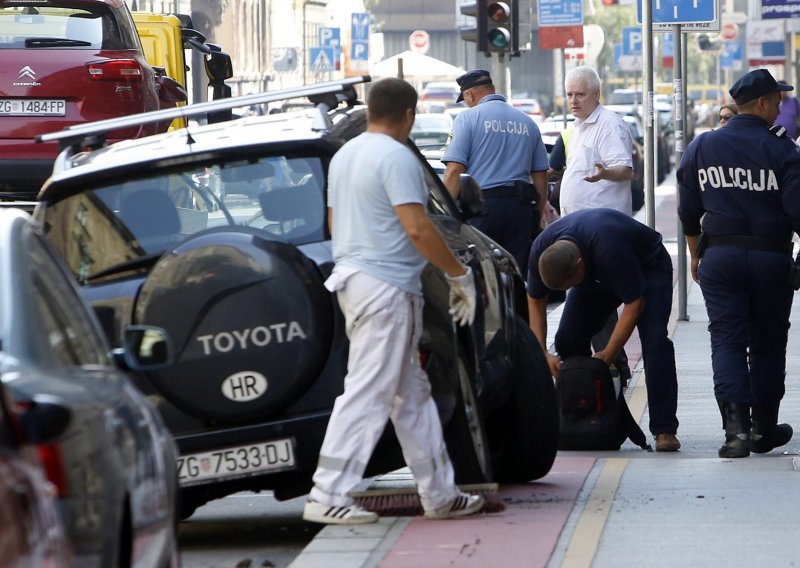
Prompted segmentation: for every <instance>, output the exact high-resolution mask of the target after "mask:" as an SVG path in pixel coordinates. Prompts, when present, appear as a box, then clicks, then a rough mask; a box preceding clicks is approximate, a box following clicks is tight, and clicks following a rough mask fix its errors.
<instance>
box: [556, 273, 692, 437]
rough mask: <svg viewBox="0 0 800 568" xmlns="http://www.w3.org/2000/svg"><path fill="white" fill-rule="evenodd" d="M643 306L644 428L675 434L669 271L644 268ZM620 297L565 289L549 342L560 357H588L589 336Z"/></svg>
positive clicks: (675, 377) (584, 289) (587, 289)
mask: <svg viewBox="0 0 800 568" xmlns="http://www.w3.org/2000/svg"><path fill="white" fill-rule="evenodd" d="M644 275H645V292H644V310H643V311H642V314H641V315H640V316H639V321H638V322H637V323H636V328H637V329H638V330H639V339H640V341H641V344H642V358H643V359H644V372H645V382H646V385H647V404H648V407H649V409H650V425H649V426H650V432H651V433H652V434H654V435H655V434H660V433H663V432H666V433H669V434H675V433H677V431H678V418H677V415H676V413H677V409H678V375H677V372H676V370H675V348H674V347H673V345H672V340H670V338H669V336H668V335H667V325H668V323H669V315H670V311H671V310H672V272H671V271H670V272H667V271H655V270H653V271H646V272H645V273H644ZM620 304H622V301H621V300H620V299H619V298H618V297H617V296H616V295H615V294H614V293H613V292H611V291H606V290H598V289H597V288H592V287H590V286H577V287H575V288H572V289H570V291H569V294H567V301H566V302H565V304H564V312H563V313H562V315H561V323H560V324H559V326H558V331H557V332H556V337H555V347H556V351H557V352H558V354H559V356H560V357H561V358H562V359H566V358H568V357H572V356H573V355H584V356H590V355H591V354H592V349H591V339H592V336H593V335H595V334H596V333H597V332H599V331H600V330H601V329H602V328H603V326H604V325H605V323H606V321H607V320H608V318H609V316H610V314H611V313H612V312H613V311H615V310H616V309H617V308H618V307H619V306H620Z"/></svg>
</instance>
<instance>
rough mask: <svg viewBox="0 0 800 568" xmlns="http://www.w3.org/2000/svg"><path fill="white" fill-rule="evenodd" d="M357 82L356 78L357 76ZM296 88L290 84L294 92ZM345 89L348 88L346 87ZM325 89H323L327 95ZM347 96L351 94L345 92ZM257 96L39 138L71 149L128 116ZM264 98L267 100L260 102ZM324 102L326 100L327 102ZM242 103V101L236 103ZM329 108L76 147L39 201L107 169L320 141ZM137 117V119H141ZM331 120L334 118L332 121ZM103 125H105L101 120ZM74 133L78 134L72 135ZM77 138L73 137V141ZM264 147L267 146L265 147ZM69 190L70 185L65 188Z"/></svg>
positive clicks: (197, 110)
mask: <svg viewBox="0 0 800 568" xmlns="http://www.w3.org/2000/svg"><path fill="white" fill-rule="evenodd" d="M360 79H361V82H363V81H364V80H369V78H368V77H362V78H360ZM355 82H359V81H358V80H356V81H355ZM352 84H354V82H352V81H351V82H349V83H347V80H345V81H343V82H339V83H336V82H331V83H325V84H320V85H326V86H333V85H340V86H341V85H344V87H347V86H348V85H352ZM308 89H309V91H315V92H316V91H318V90H319V85H317V86H309V87H308ZM297 90H298V89H289V90H287V91H286V92H291V93H292V94H293V95H294V96H297V95H296V92H297ZM345 92H346V88H345ZM278 93H279V92H277V91H276V92H272V93H261V94H259V95H260V97H261V98H264V99H274V97H276V96H279V95H278ZM327 94H328V93H325V95H327ZM348 95H349V93H348ZM254 98H259V97H258V95H256V96H253V95H245V96H242V97H232V98H230V99H222V100H218V101H213V102H210V103H198V104H195V105H187V106H185V107H180V108H179V109H171V110H170V111H169V113H166V114H165V111H155V112H151V113H143V114H141V115H132V116H129V117H123V118H122V119H111V120H107V121H100V122H96V123H93V124H87V125H84V126H80V127H75V128H70V129H65V130H62V131H60V132H57V133H52V134H50V135H44V136H43V137H42V138H43V139H44V140H45V141H46V140H47V139H48V137H56V138H57V137H61V141H62V143H65V144H67V145H69V144H71V145H72V146H70V147H71V148H75V147H80V146H81V145H83V144H84V143H86V141H87V140H91V137H92V136H97V135H99V136H103V135H104V134H105V133H106V132H108V131H110V130H111V131H113V125H115V124H118V123H119V122H120V121H126V120H134V121H135V120H137V119H139V120H153V119H154V118H157V117H162V116H171V114H170V113H173V112H175V113H181V112H183V113H186V112H188V113H189V114H188V115H187V116H197V115H198V114H202V113H201V112H200V111H201V110H203V109H212V110H214V111H216V110H218V109H219V108H226V107H230V108H236V107H237V106H242V105H249V104H252V102H253V99H254ZM346 100H348V101H349V102H348V107H347V109H344V110H340V111H336V112H337V113H338V114H340V115H341V113H342V112H349V111H352V110H353V109H357V108H361V107H357V106H356V105H355V104H354V102H356V101H354V100H351V99H349V98H348V99H346ZM262 102H265V101H262ZM327 102H328V103H329V102H330V101H327ZM239 103H241V104H239ZM328 108H330V105H329V106H326V105H325V104H322V105H321V107H320V108H313V109H304V110H298V111H293V112H285V113H278V114H272V115H263V116H248V117H243V118H237V119H234V120H230V121H224V122H215V123H212V124H207V125H202V126H192V125H190V126H189V127H187V128H182V129H178V130H174V131H171V132H167V133H165V134H158V135H154V136H147V137H143V138H137V139H130V140H123V141H120V142H117V143H115V144H111V145H108V146H102V147H100V148H98V149H95V150H92V151H90V152H79V153H75V154H72V155H69V154H65V153H62V155H61V156H60V157H59V160H57V162H56V167H55V168H54V173H53V175H52V176H51V178H50V180H48V182H46V184H45V186H44V188H43V190H42V193H41V195H40V196H39V199H40V200H50V199H57V198H58V197H59V196H60V195H61V193H62V189H61V188H64V190H67V188H68V187H72V186H74V185H75V183H76V180H81V183H85V181H86V179H87V176H103V175H105V173H106V172H119V171H142V170H143V169H145V168H147V167H148V164H158V163H161V164H163V163H164V162H165V161H176V160H181V158H184V159H187V160H188V161H201V160H204V159H208V158H209V157H211V156H219V155H221V154H226V153H229V152H233V151H235V152H237V153H243V154H247V153H248V152H247V148H248V147H252V148H254V149H258V151H259V152H260V153H264V151H265V149H266V148H265V146H269V145H271V144H276V145H277V144H280V146H281V148H282V149H286V148H291V147H292V146H294V145H297V146H301V145H304V146H308V143H309V142H314V141H320V143H322V142H321V141H322V140H323V139H324V138H325V137H326V136H327V135H328V133H329V132H330V129H331V127H332V126H333V125H334V124H335V121H336V116H335V115H334V116H330V115H328V114H327V113H325V110H327V109H328ZM139 117H141V118H139ZM332 121H333V122H332ZM104 124H105V125H106V126H105V127H103V125H104ZM72 132H75V133H77V134H72ZM76 140H77V142H76ZM267 151H268V150H267ZM67 191H69V190H67Z"/></svg>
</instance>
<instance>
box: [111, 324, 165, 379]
mask: <svg viewBox="0 0 800 568" xmlns="http://www.w3.org/2000/svg"><path fill="white" fill-rule="evenodd" d="M122 344H123V346H122V348H121V349H115V350H114V357H115V359H116V360H117V362H118V363H121V366H122V367H123V368H126V369H129V370H131V371H154V370H157V369H162V368H164V367H166V366H168V365H170V364H171V363H172V362H173V356H174V351H173V349H172V342H171V341H170V338H169V335H168V334H167V332H166V330H164V329H162V328H160V327H155V326H152V325H129V326H128V327H127V328H125V337H124V339H123V341H122Z"/></svg>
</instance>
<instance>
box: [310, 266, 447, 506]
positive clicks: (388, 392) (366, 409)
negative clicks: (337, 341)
mask: <svg viewBox="0 0 800 568" xmlns="http://www.w3.org/2000/svg"><path fill="white" fill-rule="evenodd" d="M331 281H334V283H333V286H334V289H337V296H338V300H339V306H340V307H341V309H342V312H343V313H344V316H345V320H346V330H347V336H348V338H349V339H350V357H349V361H348V365H347V376H346V377H345V380H344V392H343V393H342V394H341V395H340V396H339V397H338V398H337V399H336V402H335V403H334V406H333V413H332V414H331V418H330V422H329V423H328V429H327V432H326V433H325V440H324V441H323V443H322V449H321V450H320V457H319V464H318V466H317V471H316V473H315V474H314V488H313V489H312V490H311V494H310V497H311V498H312V499H314V500H316V501H318V502H320V503H323V504H325V505H330V506H337V507H341V506H347V505H350V504H351V503H352V498H351V497H350V491H352V490H353V489H354V488H355V487H356V485H358V484H359V483H360V482H361V480H362V478H363V475H364V469H365V468H366V465H367V462H368V461H369V458H370V456H371V455H372V451H373V450H374V448H375V445H376V444H377V442H378V439H379V438H380V436H381V433H382V432H383V430H384V427H385V426H386V422H387V420H388V419H391V421H392V424H393V425H394V430H395V432H396V433H397V438H398V440H399V441H400V446H401V448H402V450H403V457H404V458H405V462H406V464H407V465H408V467H409V468H410V469H411V472H412V473H413V474H414V478H415V480H416V482H417V486H418V488H419V494H420V498H421V501H422V506H423V507H424V508H425V510H429V509H432V508H438V507H441V506H443V505H445V504H447V503H448V502H449V501H451V500H452V499H453V498H455V496H456V491H457V488H456V486H455V481H454V474H453V466H452V464H451V462H450V458H449V456H448V454H447V448H446V447H445V444H444V438H443V435H442V426H441V422H440V421H439V413H438V411H437V409H436V403H435V402H434V401H433V398H432V397H431V385H430V381H429V380H428V377H427V375H426V374H425V372H424V371H423V370H422V368H421V367H420V363H419V347H418V343H419V338H420V334H421V332H422V302H423V300H422V297H421V296H418V295H416V294H409V293H407V292H404V291H402V290H400V289H399V288H397V287H395V286H392V285H391V284H387V283H385V282H383V281H381V280H378V279H376V278H373V277H371V276H369V275H367V274H365V273H363V272H355V273H350V274H347V275H344V277H343V278H340V279H339V280H336V274H335V273H334V275H333V276H332V277H331V279H329V281H328V282H327V283H326V285H329V286H331Z"/></svg>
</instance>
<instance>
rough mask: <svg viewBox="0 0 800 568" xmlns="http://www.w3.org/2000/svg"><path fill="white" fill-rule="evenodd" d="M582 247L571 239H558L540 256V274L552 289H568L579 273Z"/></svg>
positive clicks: (546, 284)
mask: <svg viewBox="0 0 800 568" xmlns="http://www.w3.org/2000/svg"><path fill="white" fill-rule="evenodd" d="M579 257H580V249H578V247H577V246H576V245H575V243H573V242H571V241H564V240H561V241H556V242H554V243H553V244H552V245H550V246H549V247H547V248H546V249H544V252H542V254H541V256H540V257H539V276H540V277H541V279H542V282H543V283H544V285H545V286H547V287H548V288H550V289H551V290H566V289H567V287H568V286H567V283H568V282H570V281H571V280H573V279H574V278H575V277H576V276H577V274H578V258H579Z"/></svg>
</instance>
